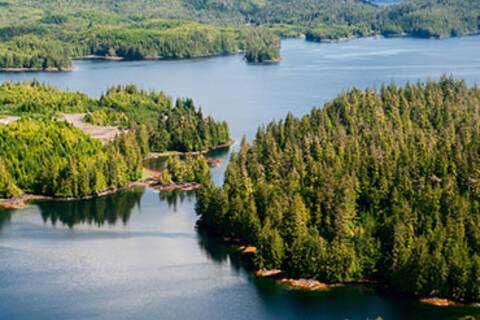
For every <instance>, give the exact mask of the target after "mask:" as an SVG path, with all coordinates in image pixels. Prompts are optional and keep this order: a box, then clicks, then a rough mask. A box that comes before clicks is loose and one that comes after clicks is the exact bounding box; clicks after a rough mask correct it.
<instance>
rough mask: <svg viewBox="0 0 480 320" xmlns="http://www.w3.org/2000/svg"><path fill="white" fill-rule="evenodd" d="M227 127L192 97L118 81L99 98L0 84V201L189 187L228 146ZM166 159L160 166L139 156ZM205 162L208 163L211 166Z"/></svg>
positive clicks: (8, 203) (29, 84)
mask: <svg viewBox="0 0 480 320" xmlns="http://www.w3.org/2000/svg"><path fill="white" fill-rule="evenodd" d="M231 143H232V140H231V139H230V135H229V130H228V126H227V124H226V123H225V122H217V121H216V120H214V119H213V118H212V117H209V116H207V117H205V116H203V113H202V111H201V110H200V109H197V108H196V107H195V106H194V104H193V101H192V100H191V99H177V100H176V101H175V102H173V99H172V98H170V97H169V96H167V95H166V94H164V93H163V92H156V91H145V90H140V89H138V88H137V87H136V86H134V85H126V86H116V87H112V88H110V89H109V90H107V91H106V92H105V93H104V94H103V95H102V96H101V98H99V99H92V98H90V97H88V96H86V95H84V94H82V93H79V92H68V91H62V90H59V89H57V88H54V87H51V86H48V85H44V84H41V83H39V82H36V81H33V82H23V83H10V82H5V83H3V84H2V85H0V198H3V199H6V200H4V201H0V203H1V205H2V206H4V207H19V206H20V207H21V206H22V205H23V202H24V201H25V200H34V199H72V200H73V199H85V198H91V197H96V196H102V195H105V194H109V193H112V192H115V191H117V190H119V189H122V188H127V187H131V186H136V185H150V186H152V187H154V188H158V189H175V188H181V189H192V188H194V187H198V186H199V185H200V184H201V183H202V182H203V181H204V180H206V179H207V176H208V175H209V166H210V164H212V165H213V164H214V162H212V161H209V160H208V159H206V158H205V157H204V156H203V154H204V153H205V152H207V151H209V150H211V149H215V148H220V147H228V146H229V145H231ZM154 157H166V158H168V160H167V161H166V165H165V167H163V168H161V170H155V169H151V168H144V159H151V158H154ZM209 163H210V164H209Z"/></svg>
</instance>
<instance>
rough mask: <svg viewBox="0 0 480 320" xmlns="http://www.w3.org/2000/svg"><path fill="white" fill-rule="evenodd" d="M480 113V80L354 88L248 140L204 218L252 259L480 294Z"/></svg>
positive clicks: (463, 296)
mask: <svg viewBox="0 0 480 320" xmlns="http://www.w3.org/2000/svg"><path fill="white" fill-rule="evenodd" d="M479 115H480V89H479V88H478V87H476V86H475V87H470V88H469V87H468V86H467V85H466V84H465V82H463V81H457V80H454V79H452V78H448V77H444V78H442V79H441V80H439V81H427V82H425V83H416V84H411V83H410V84H407V85H405V86H402V87H397V86H396V85H393V84H392V85H384V86H382V87H381V89H380V90H378V91H377V90H370V89H368V90H359V89H352V90H350V91H348V92H346V93H344V94H341V95H339V96H338V97H337V98H335V99H334V100H333V101H331V102H328V103H326V104H325V105H324V106H323V108H321V109H317V108H314V109H313V110H312V111H311V113H310V114H308V115H305V116H303V117H300V118H295V117H293V116H292V115H291V114H289V115H288V116H287V117H286V118H285V119H284V120H282V121H278V122H272V123H270V124H268V125H266V126H262V127H260V128H259V129H258V132H257V134H256V136H255V139H254V141H253V142H252V143H251V144H250V143H248V142H247V141H246V140H243V141H242V143H241V147H240V149H239V151H238V152H236V153H233V154H232V156H231V160H230V162H229V165H228V168H227V171H226V173H225V178H224V184H223V187H222V188H220V187H217V186H215V185H214V184H213V183H205V184H203V187H202V188H201V189H199V191H198V193H197V203H196V211H197V213H198V214H199V215H200V220H199V226H200V227H202V228H205V229H207V230H208V231H209V232H211V233H215V234H219V235H221V236H223V237H229V238H237V239H241V240H242V241H243V242H244V243H245V244H249V245H253V246H255V247H256V248H257V251H256V253H255V259H254V260H255V265H256V267H257V268H258V269H282V270H285V271H286V272H287V273H288V274H289V275H290V276H292V277H296V278H312V279H317V280H320V281H323V282H326V283H349V282H361V281H365V280H367V281H375V282H379V283H381V284H384V285H387V286H388V287H390V288H392V289H394V290H395V291H397V292H401V293H405V294H409V295H415V296H421V297H425V296H436V297H443V298H450V299H454V300H457V301H479V300H480V236H479V235H480V210H479V208H480V171H479V170H478V168H479V165H480V154H479V150H480V118H479Z"/></svg>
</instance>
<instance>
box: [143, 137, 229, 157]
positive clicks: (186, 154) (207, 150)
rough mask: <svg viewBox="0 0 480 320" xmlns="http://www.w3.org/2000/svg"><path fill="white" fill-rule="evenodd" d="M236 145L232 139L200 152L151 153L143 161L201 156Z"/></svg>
mask: <svg viewBox="0 0 480 320" xmlns="http://www.w3.org/2000/svg"><path fill="white" fill-rule="evenodd" d="M234 144H235V140H233V139H231V140H230V141H228V142H226V143H222V144H219V145H216V146H213V147H210V148H206V149H203V150H200V151H188V152H182V151H165V152H151V153H150V154H149V155H147V156H146V157H145V158H144V159H143V161H146V160H152V159H158V158H165V157H170V156H199V155H201V154H206V153H208V152H210V151H214V150H218V149H225V148H229V147H231V146H232V145H234Z"/></svg>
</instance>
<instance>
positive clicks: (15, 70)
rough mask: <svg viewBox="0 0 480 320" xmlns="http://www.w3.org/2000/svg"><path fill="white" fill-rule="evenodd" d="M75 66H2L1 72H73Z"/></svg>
mask: <svg viewBox="0 0 480 320" xmlns="http://www.w3.org/2000/svg"><path fill="white" fill-rule="evenodd" d="M73 70H74V68H73V67H69V68H46V69H44V68H0V72H4V73H20V72H72V71H73Z"/></svg>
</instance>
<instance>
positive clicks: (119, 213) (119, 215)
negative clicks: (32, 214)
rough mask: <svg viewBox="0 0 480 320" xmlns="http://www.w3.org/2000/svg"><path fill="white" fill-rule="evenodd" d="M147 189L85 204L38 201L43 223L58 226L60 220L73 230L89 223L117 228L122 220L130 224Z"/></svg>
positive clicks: (136, 189)
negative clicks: (133, 211)
mask: <svg viewBox="0 0 480 320" xmlns="http://www.w3.org/2000/svg"><path fill="white" fill-rule="evenodd" d="M144 191H145V188H143V187H142V188H133V189H130V190H122V191H119V192H116V193H114V194H112V195H109V196H105V197H101V198H97V199H90V200H82V201H38V202H36V204H37V205H38V207H39V208H40V213H41V215H42V218H43V221H44V222H45V223H47V222H51V223H52V225H56V224H57V222H58V221H60V222H62V223H63V224H65V225H67V226H69V227H70V228H73V227H74V226H75V225H78V224H84V223H87V224H89V225H97V226H103V225H104V224H105V223H107V224H109V225H115V224H117V222H118V221H121V222H122V223H123V224H127V222H128V219H129V218H130V214H131V212H132V209H133V208H134V207H135V205H140V199H141V198H142V195H143V193H144Z"/></svg>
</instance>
